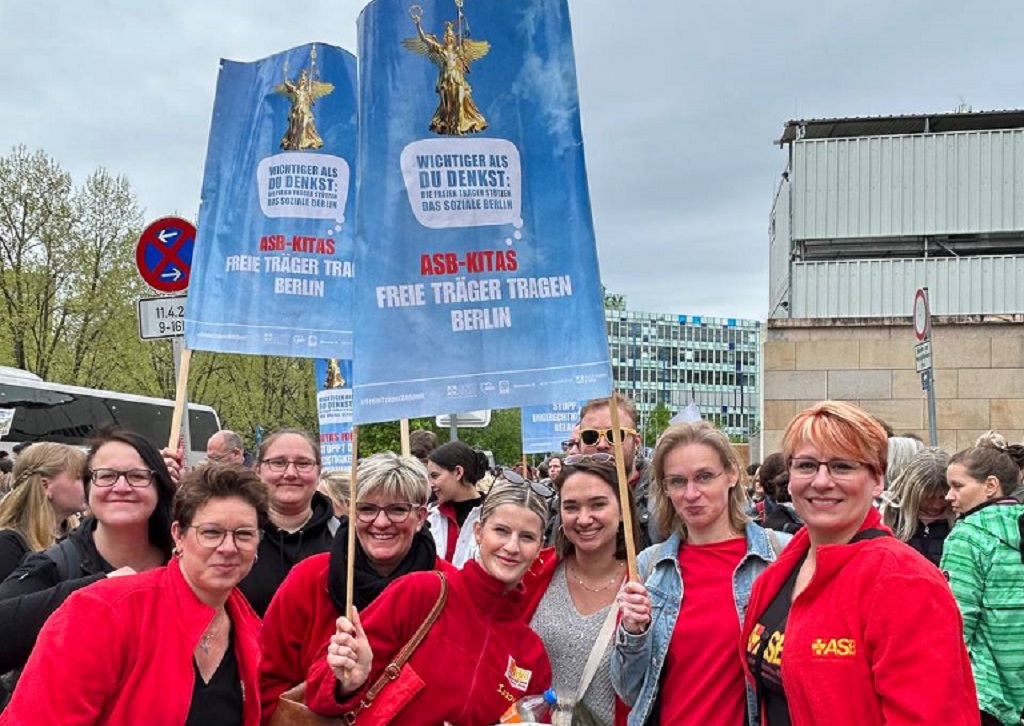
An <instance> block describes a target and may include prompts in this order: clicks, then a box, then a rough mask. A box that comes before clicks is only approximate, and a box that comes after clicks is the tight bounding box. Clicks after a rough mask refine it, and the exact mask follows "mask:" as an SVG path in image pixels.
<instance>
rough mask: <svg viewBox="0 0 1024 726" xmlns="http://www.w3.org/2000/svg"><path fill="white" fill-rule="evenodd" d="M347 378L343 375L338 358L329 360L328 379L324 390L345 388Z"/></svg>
mask: <svg viewBox="0 0 1024 726" xmlns="http://www.w3.org/2000/svg"><path fill="white" fill-rule="evenodd" d="M344 387H345V377H344V376H342V375H341V366H340V365H339V364H338V359H337V358H328V359H327V377H326V380H325V381H324V390H327V389H329V388H344Z"/></svg>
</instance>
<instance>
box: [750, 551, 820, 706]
mask: <svg viewBox="0 0 1024 726" xmlns="http://www.w3.org/2000/svg"><path fill="white" fill-rule="evenodd" d="M805 558H806V556H805V557H804V558H801V559H800V561H799V562H798V563H797V565H796V567H794V568H793V571H792V572H791V573H790V574H789V577H787V578H786V581H785V582H784V583H782V588H781V589H779V591H778V593H776V595H775V598H774V599H773V600H772V601H771V602H770V603H769V604H768V607H767V608H766V609H765V611H764V612H763V613H762V614H761V617H759V618H758V619H757V622H756V623H755V624H754V629H753V631H752V632H751V634H750V639H749V640H748V641H747V665H748V666H749V667H750V672H751V673H752V674H753V675H754V680H755V682H756V683H757V694H758V697H759V698H760V699H761V708H762V709H763V711H764V714H765V717H766V718H767V724H768V726H790V724H791V721H790V720H789V702H788V701H787V700H786V689H785V688H784V687H783V684H782V647H783V645H784V643H785V639H786V621H787V620H789V609H790V606H791V605H792V601H793V588H794V586H795V585H796V577H797V574H798V573H799V572H800V566H801V565H802V564H803V563H804V559H805Z"/></svg>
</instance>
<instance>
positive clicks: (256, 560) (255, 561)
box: [252, 515, 387, 565]
mask: <svg viewBox="0 0 1024 726" xmlns="http://www.w3.org/2000/svg"><path fill="white" fill-rule="evenodd" d="M385 516H387V515H385ZM259 559H260V553H259V552H257V553H256V554H254V555H253V556H252V563H253V564H254V565H255V564H256V563H257V562H258V561H259Z"/></svg>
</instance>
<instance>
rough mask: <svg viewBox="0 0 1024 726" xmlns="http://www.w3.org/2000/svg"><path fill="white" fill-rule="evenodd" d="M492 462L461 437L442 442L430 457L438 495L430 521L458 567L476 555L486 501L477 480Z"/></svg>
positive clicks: (432, 481) (437, 540)
mask: <svg viewBox="0 0 1024 726" xmlns="http://www.w3.org/2000/svg"><path fill="white" fill-rule="evenodd" d="M489 466H490V462H488V461H487V457H486V456H484V453H483V452H482V451H477V450H476V449H473V448H470V447H469V446H467V445H466V444H464V443H463V442H461V441H449V442H448V443H446V444H442V445H441V446H438V447H437V448H436V449H434V450H433V451H431V452H430V456H429V457H427V471H428V472H429V474H430V488H431V489H432V490H433V492H434V494H435V495H436V496H437V502H436V503H435V504H434V505H432V506H431V507H430V511H429V512H428V513H427V524H428V526H429V527H430V532H431V534H433V536H434V544H435V545H436V546H437V553H438V554H439V555H440V556H441V557H442V558H444V559H445V560H447V561H448V562H451V563H452V564H453V565H455V566H456V567H462V565H463V564H464V563H465V562H466V561H467V560H471V559H473V557H474V556H475V555H476V542H475V541H474V537H473V525H474V523H475V522H476V521H477V520H478V519H479V517H480V503H481V502H482V501H483V499H482V497H481V495H480V490H479V489H477V482H479V481H480V479H482V478H483V476H484V474H486V473H487V469H488V467H489Z"/></svg>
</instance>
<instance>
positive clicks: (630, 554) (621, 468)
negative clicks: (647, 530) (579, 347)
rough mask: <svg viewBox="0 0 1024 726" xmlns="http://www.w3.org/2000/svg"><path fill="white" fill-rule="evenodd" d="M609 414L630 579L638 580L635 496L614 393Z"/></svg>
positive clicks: (609, 406) (610, 398) (609, 403)
mask: <svg viewBox="0 0 1024 726" xmlns="http://www.w3.org/2000/svg"><path fill="white" fill-rule="evenodd" d="M608 412H609V413H610V414H611V416H612V435H613V436H614V437H615V442H614V444H613V446H614V448H615V475H616V477H617V478H618V480H619V504H620V506H621V509H622V532H623V534H624V535H625V538H626V566H627V567H628V569H629V579H630V580H636V579H637V574H636V540H635V539H634V534H633V514H632V511H631V510H632V507H633V496H632V494H630V491H629V481H628V480H627V479H626V461H625V457H624V456H623V453H622V452H623V449H622V426H620V425H619V406H618V404H617V403H616V401H615V394H614V393H613V394H612V395H611V397H609V399H608Z"/></svg>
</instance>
